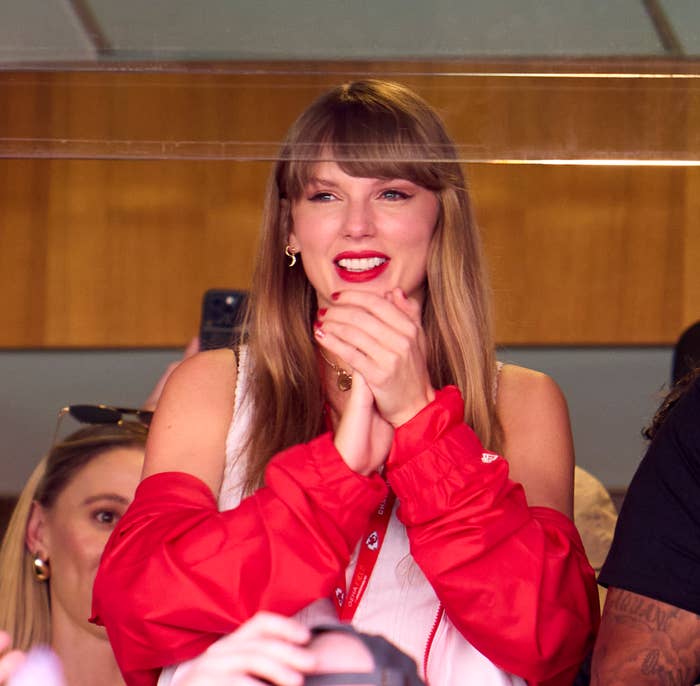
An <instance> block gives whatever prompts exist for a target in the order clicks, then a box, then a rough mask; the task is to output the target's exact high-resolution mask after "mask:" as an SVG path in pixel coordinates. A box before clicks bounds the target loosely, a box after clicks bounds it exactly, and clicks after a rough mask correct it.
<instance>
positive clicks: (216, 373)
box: [144, 349, 236, 492]
mask: <svg viewBox="0 0 700 686" xmlns="http://www.w3.org/2000/svg"><path fill="white" fill-rule="evenodd" d="M235 388H236V358H235V355H234V353H233V352H232V351H231V350H229V349H221V350H208V351H205V352H201V353H198V354H196V355H193V356H192V357H189V358H188V359H186V360H184V361H183V362H182V363H181V364H180V365H179V366H178V367H177V369H175V370H174V371H173V373H172V374H171V375H170V377H169V379H168V381H167V383H166V384H165V388H164V389H163V394H162V395H161V398H160V401H159V402H158V408H157V410H156V414H155V416H154V418H153V423H152V425H151V429H150V432H149V438H148V445H147V447H146V461H145V464H144V476H149V475H151V474H154V473H157V472H163V471H184V472H188V473H190V474H193V475H194V476H197V477H199V478H200V479H202V480H203V481H205V482H207V483H208V484H209V486H211V487H212V490H214V491H215V492H216V491H217V490H218V487H219V485H220V480H221V475H222V473H223V467H224V464H225V446H226V435H227V433H228V428H229V424H230V422H231V416H232V414H233V406H234V400H235Z"/></svg>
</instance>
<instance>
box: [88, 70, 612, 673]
mask: <svg viewBox="0 0 700 686" xmlns="http://www.w3.org/2000/svg"><path fill="white" fill-rule="evenodd" d="M144 477H145V478H144V481H143V482H142V483H141V485H140V486H139V489H138V492H137V496H136V498H135V501H134V504H133V505H132V507H131V508H130V510H129V512H128V513H127V515H126V516H125V518H124V519H123V520H122V523H121V524H120V526H119V527H118V529H117V531H116V532H115V535H114V536H113V537H112V539H111V541H110V543H109V544H108V547H107V550H106V552H105V557H104V559H103V563H102V566H101V569H100V572H99V573H98V576H97V580H96V586H95V595H94V604H93V610H94V612H95V620H96V621H98V622H104V624H105V625H106V626H107V630H108V633H109V635H110V639H111V640H112V642H113V645H114V647H115V653H116V654H117V658H118V659H119V661H120V665H121V667H122V670H123V671H124V673H125V675H126V678H127V682H128V683H130V684H134V685H136V684H139V685H140V684H144V685H145V684H152V683H155V681H156V679H157V678H158V675H159V674H160V672H161V668H162V667H164V666H166V665H172V664H174V663H178V662H181V661H182V660H186V659H189V658H191V657H193V656H195V655H197V654H198V653H200V652H201V651H202V650H204V649H205V648H206V647H207V646H208V645H209V644H211V643H212V642H213V641H214V640H216V639H217V638H218V637H219V636H220V635H222V634H225V633H228V632H230V631H231V630H233V629H234V628H235V627H236V626H238V625H240V624H241V623H242V622H243V621H245V620H246V619H247V618H248V617H250V616H252V615H253V614H254V613H255V612H257V611H258V610H272V611H276V612H281V613H285V614H293V613H297V612H299V611H300V610H301V609H302V608H304V607H305V606H306V605H308V604H309V603H312V602H313V601H315V600H317V599H326V601H325V602H326V604H329V603H331V602H332V603H333V604H334V606H335V611H336V613H337V614H338V616H339V617H340V618H341V619H343V620H344V621H352V622H353V624H355V625H357V626H358V627H359V628H360V629H361V630H363V631H369V632H374V633H380V634H383V635H385V636H387V637H388V638H389V639H390V640H392V641H393V642H394V643H396V644H397V645H398V646H399V647H400V648H402V649H403V650H405V651H406V652H408V653H409V654H410V655H412V656H413V657H414V659H415V660H416V662H417V663H418V664H419V666H420V668H421V671H422V673H423V674H424V675H426V676H427V679H428V681H429V682H430V683H431V684H432V685H433V686H448V685H451V684H461V683H464V682H465V680H467V678H468V680H469V681H474V683H480V684H507V683H508V684H522V683H523V680H525V681H528V682H530V683H543V682H547V683H552V684H559V683H560V684H565V683H570V682H571V680H572V679H573V674H575V672H576V670H577V668H578V665H579V663H580V661H581V660H582V658H583V657H584V655H585V653H586V651H587V650H588V649H589V648H590V646H591V644H592V639H593V635H594V630H595V626H596V623H597V618H598V607H597V594H596V589H595V579H594V576H593V572H592V570H591V568H590V566H589V565H588V563H587V561H586V558H585V553H584V551H583V547H582V545H581V541H580V538H579V536H578V533H577V532H576V529H575V527H574V526H573V524H572V522H571V520H570V517H571V511H572V480H573V448H572V441H571V431H570V426H569V419H568V412H567V409H566V403H565V401H564V399H563V397H562V395H561V393H560V391H559V389H558V387H557V386H556V384H554V382H553V381H552V380H551V379H549V378H548V377H546V376H544V375H542V374H539V373H537V372H534V371H531V370H526V369H523V368H519V367H515V366H512V365H505V366H503V367H502V368H501V366H500V365H498V364H497V363H496V360H495V354H494V344H493V339H492V334H491V324H490V303H489V291H488V286H487V280H486V277H485V274H484V269H483V265H482V259H481V249H480V243H479V237H478V232H477V229H476V226H475V224H474V220H473V217H472V212H471V208H470V202H469V196H468V193H467V188H466V184H465V181H464V177H463V173H462V169H461V167H460V165H459V163H458V161H457V154H456V151H455V147H454V145H453V144H452V142H451V140H450V138H449V136H448V135H447V133H446V132H445V129H444V126H443V124H442V122H441V120H440V118H439V117H438V116H437V114H436V112H435V111H434V110H433V109H432V108H431V107H430V106H429V105H428V104H427V103H426V102H425V101H423V100H422V99H421V98H420V97H419V96H417V95H416V94H415V93H413V92H412V91H410V90H409V89H407V88H405V87H403V86H401V85H399V84H395V83H388V82H382V81H372V80H369V81H359V82H354V83H350V84H346V85H344V86H340V87H337V88H334V89H332V90H331V91H329V92H328V93H326V94H325V95H323V96H321V97H320V98H319V99H318V100H316V101H315V102H314V103H313V104H312V105H311V106H310V107H309V108H308V109H307V110H306V111H305V112H304V113H302V115H301V116H300V117H299V119H298V120H297V121H296V122H295V124H294V125H293V126H292V128H291V130H290V132H289V134H288V137H287V141H286V143H285V144H284V146H283V148H282V150H281V153H280V158H279V160H278V162H277V163H276V164H275V167H274V169H273V172H272V175H271V178H270V182H269V184H268V189H267V197H266V204H265V214H264V221H263V228H262V233H261V237H260V246H259V252H258V259H257V264H256V270H255V275H254V280H253V286H252V290H251V297H250V310H249V314H248V318H247V324H246V338H245V343H244V344H243V345H242V346H240V347H239V348H238V349H237V350H236V351H235V354H234V353H232V352H231V351H230V350H220V351H214V352H209V353H206V354H201V355H198V356H195V357H194V358H192V359H190V360H188V361H186V362H185V363H183V364H182V365H181V366H180V367H179V368H178V369H177V370H176V371H175V372H174V374H173V375H172V377H171V379H170V380H169V382H168V384H167V386H166V388H165V391H164V394H163V396H162V398H161V401H160V405H159V409H158V411H157V413H156V416H155V419H154V425H153V429H152V433H151V437H150V439H149V446H148V450H147V457H146V464H145V468H144ZM217 499H218V507H219V508H221V510H222V511H219V510H218V509H217ZM307 619H309V617H307ZM309 621H310V620H309ZM167 674H168V678H169V676H170V675H171V674H172V670H168V671H167ZM175 678H177V670H176V671H175ZM165 680H167V679H165ZM165 680H164V681H165Z"/></svg>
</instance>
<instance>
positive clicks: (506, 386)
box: [496, 364, 574, 517]
mask: <svg viewBox="0 0 700 686" xmlns="http://www.w3.org/2000/svg"><path fill="white" fill-rule="evenodd" d="M496 408H497V411H498V416H499V419H500V421H501V425H502V427H503V435H504V446H503V453H504V457H505V458H506V459H507V460H508V463H509V465H510V473H511V477H512V478H513V479H514V480H515V481H519V482H520V483H522V484H523V486H524V488H525V493H526V495H527V498H528V502H529V504H530V505H541V506H545V507H553V508H555V509H557V510H559V511H561V512H563V513H564V514H566V515H568V516H569V517H571V516H572V513H573V470H574V449H573V439H572V435H571V423H570V421H569V410H568V407H567V404H566V399H565V398H564V394H563V393H562V392H561V389H560V388H559V386H558V385H557V384H556V382H555V381H554V380H553V379H552V378H551V377H549V376H547V375H546V374H543V373H542V372H537V371H535V370H533V369H526V368H525V367H519V366H516V365H511V364H506V365H504V366H503V369H502V370H501V373H500V375H499V382H498V394H497V397H496Z"/></svg>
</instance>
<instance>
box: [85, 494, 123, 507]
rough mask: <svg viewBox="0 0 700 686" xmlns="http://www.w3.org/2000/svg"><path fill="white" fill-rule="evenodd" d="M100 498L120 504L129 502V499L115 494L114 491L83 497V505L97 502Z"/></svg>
mask: <svg viewBox="0 0 700 686" xmlns="http://www.w3.org/2000/svg"><path fill="white" fill-rule="evenodd" d="M101 500H110V501H112V502H114V503H118V504H120V505H129V504H130V503H131V500H129V498H125V497H124V496H121V495H117V494H116V493H98V494H97V495H91V496H89V497H88V498H85V500H83V505H92V504H93V503H96V502H99V501H101Z"/></svg>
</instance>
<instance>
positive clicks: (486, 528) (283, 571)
mask: <svg viewBox="0 0 700 686" xmlns="http://www.w3.org/2000/svg"><path fill="white" fill-rule="evenodd" d="M462 417H463V402H462V398H461V396H460V394H459V391H458V390H457V389H456V388H454V387H448V388H445V389H443V390H442V391H439V392H438V393H437V396H436V399H435V401H434V402H433V403H431V404H430V405H429V406H428V407H426V408H425V409H424V410H423V411H422V412H420V413H419V414H418V415H417V416H416V417H414V418H413V419H412V420H410V421H409V422H407V423H406V424H405V425H403V426H402V427H400V428H399V429H398V430H397V431H396V434H395V437H394V444H393V447H392V450H391V453H390V455H389V458H388V459H387V466H386V476H387V479H388V481H389V483H390V485H391V487H392V488H393V489H394V491H395V492H396V494H397V497H398V499H399V501H400V503H401V504H400V507H399V510H398V516H399V519H400V520H401V521H402V522H403V523H404V525H405V526H406V528H407V532H408V536H409V540H410V542H411V552H412V555H413V557H414V558H415V560H416V562H417V563H418V564H419V565H420V567H421V568H422V570H423V572H424V574H425V575H426V577H427V578H428V580H429V581H430V582H431V584H432V585H433V587H434V589H435V591H436V593H437V595H438V597H439V599H440V600H441V602H442V603H443V605H444V606H445V608H446V611H447V614H448V616H449V617H450V619H451V620H452V622H453V623H454V624H455V626H457V628H458V629H459V630H460V631H461V632H462V633H463V634H464V636H465V637H466V638H467V639H468V640H469V641H470V642H471V643H472V644H473V645H474V646H475V647H476V648H477V649H478V650H479V651H480V652H481V653H483V654H484V655H486V656H487V657H488V658H489V659H490V660H491V661H492V662H494V663H495V664H496V665H498V666H499V667H501V668H502V669H504V670H506V671H508V672H511V673H513V674H517V675H519V676H522V677H523V678H525V679H526V680H527V681H528V682H530V683H533V684H534V683H538V684H539V683H545V682H547V683H548V684H550V683H551V684H562V685H563V684H570V683H571V681H572V679H573V675H574V674H575V672H576V669H577V668H578V665H579V664H580V662H581V661H582V659H583V658H584V656H585V654H586V652H587V651H588V649H590V647H591V646H592V642H593V638H594V632H595V629H596V627H597V623H598V617H599V609H598V594H597V590H596V584H595V577H594V574H593V570H592V569H591V567H590V565H589V564H588V562H587V560H586V556H585V552H584V550H583V545H582V544H581V540H580V537H579V535H578V532H577V531H576V528H575V527H574V525H573V523H572V522H571V521H570V520H569V519H568V518H567V517H565V516H564V515H562V514H561V513H559V512H556V511H555V510H551V509H549V508H542V507H533V508H530V507H528V505H527V502H526V500H525V496H524V493H523V489H522V487H521V486H520V485H519V484H516V483H514V482H512V481H510V480H509V479H508V466H507V463H506V462H505V460H503V459H502V458H497V459H494V456H491V455H490V454H489V453H485V452H484V450H483V449H482V447H481V444H480V443H479V441H478V439H477V438H476V435H475V434H474V432H473V431H472V430H471V429H470V428H469V427H468V426H467V425H466V424H464V422H463V419H462ZM385 492H386V486H385V484H384V482H383V481H382V479H381V478H380V477H379V476H378V475H374V476H372V477H363V476H360V475H358V474H356V473H355V472H353V471H351V470H350V469H349V468H348V467H347V466H346V465H345V463H344V462H343V461H342V459H341V457H340V455H339V454H338V453H337V451H336V450H335V448H334V446H333V442H332V436H331V434H328V433H327V434H323V435H322V436H319V437H318V438H316V439H314V440H313V441H311V442H310V443H308V444H304V445H298V446H294V447H293V448H290V449H288V450H285V451H284V452H282V453H280V454H278V455H277V456H275V457H274V458H273V460H271V462H270V464H269V465H268V468H267V471H266V486H265V487H264V488H262V489H260V490H259V491H257V492H256V493H255V494H254V495H252V496H250V497H248V498H246V499H245V500H244V501H243V502H242V503H241V504H240V506H239V507H237V508H235V509H234V510H229V511H226V512H219V511H218V510H217V504H216V499H215V498H214V496H213V494H212V493H211V491H210V490H209V489H208V488H207V487H206V486H205V485H204V484H203V483H202V482H201V481H199V480H198V479H196V478H195V477H192V476H190V475H187V474H182V473H164V474H157V475H154V476H152V477H150V478H148V479H146V480H144V481H143V482H142V484H141V485H140V486H139V488H138V489H137V491H136V496H135V499H134V502H133V504H132V505H131V507H130V508H129V510H128V511H127V513H126V514H125V515H124V517H123V518H122V519H121V521H120V522H119V524H118V526H117V528H116V529H115V531H114V532H113V534H112V536H111V538H110V540H109V542H108V544H107V547H106V548H105V552H104V554H103V558H102V563H101V566H100V569H99V571H98V574H97V579H96V581H95V588H94V597H93V615H94V621H96V622H97V623H98V624H100V623H104V625H105V626H106V627H107V631H108V634H109V637H110V640H111V641H112V645H113V647H114V652H115V655H116V657H117V661H118V662H119V665H120V667H121V669H122V672H123V674H124V677H125V679H126V681H127V684H129V686H147V685H148V686H151V685H152V684H154V683H155V682H156V680H157V677H158V673H159V670H160V668H161V667H162V666H165V665H169V664H173V663H177V662H181V661H183V660H186V659H189V658H191V657H194V656H195V655H197V654H199V653H201V652H202V651H203V650H204V649H205V648H206V647H207V646H208V645H209V644H211V643H212V642H213V641H215V640H216V639H217V638H219V637H220V636H221V635H223V634H226V633H229V632H231V631H232V630H233V629H235V628H236V627H237V626H239V625H240V624H241V623H242V622H243V621H245V620H246V619H248V618H249V617H251V616H252V615H253V614H255V612H257V611H258V610H271V611H276V612H281V613H283V614H293V613H295V612H297V611H298V610H300V609H301V608H303V607H305V606H306V605H308V604H309V603H310V602H312V601H313V600H315V599H317V598H319V597H325V596H330V595H331V594H332V590H333V589H334V588H335V586H336V585H337V584H338V581H339V580H342V578H343V574H344V570H345V568H346V566H347V564H348V561H349V558H350V554H351V552H352V550H353V549H354V547H355V545H356V543H357V541H358V540H359V539H360V537H361V536H362V534H363V533H364V529H365V527H366V525H367V522H368V520H369V517H370V514H371V513H372V511H373V510H374V509H376V507H377V506H378V504H379V502H381V500H382V499H383V497H384V495H385ZM302 580H303V583H302Z"/></svg>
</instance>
